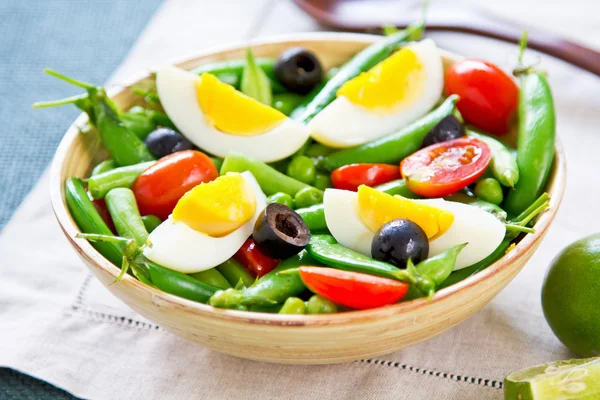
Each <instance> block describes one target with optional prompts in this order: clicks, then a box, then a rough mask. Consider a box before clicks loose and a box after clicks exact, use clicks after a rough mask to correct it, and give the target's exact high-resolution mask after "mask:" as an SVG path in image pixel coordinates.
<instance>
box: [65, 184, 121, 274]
mask: <svg viewBox="0 0 600 400" xmlns="http://www.w3.org/2000/svg"><path fill="white" fill-rule="evenodd" d="M65 199H66V202H67V207H68V208H69V211H70V213H71V217H73V220H75V223H76V224H77V226H78V227H79V229H80V230H81V232H83V233H92V234H100V235H112V232H111V230H110V229H109V227H108V226H107V225H106V223H105V222H104V221H103V220H102V217H101V216H100V214H98V211H97V210H96V207H94V204H93V203H92V201H91V200H90V198H89V197H88V194H87V192H86V191H85V188H84V187H83V183H82V182H81V180H80V179H77V178H68V179H67V181H66V182H65ZM92 246H94V248H95V249H96V250H98V252H99V253H100V254H102V255H103V256H104V257H106V258H107V259H108V260H109V261H110V262H112V263H113V264H115V265H121V261H122V260H123V252H122V251H121V249H120V247H119V246H117V245H115V244H114V243H104V242H98V243H92Z"/></svg>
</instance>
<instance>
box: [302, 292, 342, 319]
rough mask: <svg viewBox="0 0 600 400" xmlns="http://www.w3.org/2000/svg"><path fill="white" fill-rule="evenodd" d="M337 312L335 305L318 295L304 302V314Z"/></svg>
mask: <svg viewBox="0 0 600 400" xmlns="http://www.w3.org/2000/svg"><path fill="white" fill-rule="evenodd" d="M337 311H338V307H337V304H335V303H334V302H333V301H331V300H328V299H326V298H325V297H321V296H319V295H318V294H315V295H313V296H311V298H310V299H308V301H307V302H306V314H333V313H336V312H337Z"/></svg>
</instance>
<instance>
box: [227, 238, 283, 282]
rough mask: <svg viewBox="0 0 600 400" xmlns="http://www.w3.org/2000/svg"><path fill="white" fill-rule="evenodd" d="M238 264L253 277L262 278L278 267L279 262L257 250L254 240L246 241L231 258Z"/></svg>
mask: <svg viewBox="0 0 600 400" xmlns="http://www.w3.org/2000/svg"><path fill="white" fill-rule="evenodd" d="M233 258H235V259H236V261H238V262H239V263H240V264H242V265H243V266H245V267H246V268H248V270H249V271H250V273H251V274H252V275H253V276H255V277H256V276H259V277H260V276H263V275H264V274H266V273H267V272H271V271H272V270H274V269H275V267H277V266H278V265H279V260H276V259H274V258H270V257H267V256H265V255H264V254H263V253H261V252H260V250H258V248H257V247H256V244H255V243H254V239H248V240H246V241H245V242H244V245H243V246H242V247H241V248H240V249H239V250H238V252H237V253H235V255H234V256H233Z"/></svg>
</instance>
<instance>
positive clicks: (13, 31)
mask: <svg viewBox="0 0 600 400" xmlns="http://www.w3.org/2000/svg"><path fill="white" fill-rule="evenodd" d="M160 3H161V0H137V1H133V0H0V21H1V22H0V124H1V125H0V230H1V229H2V228H3V227H4V225H5V224H6V222H7V221H8V219H9V218H10V216H11V215H12V213H13V212H14V210H15V208H16V207H17V206H18V205H19V204H20V203H21V201H22V200H23V198H24V197H25V195H26V194H27V193H28V192H29V190H30V189H31V188H32V186H33V185H34V183H35V182H36V180H37V179H38V178H39V177H40V175H41V174H42V172H43V171H44V168H45V167H46V166H47V165H48V163H49V162H50V160H51V159H52V156H53V154H54V151H55V149H56V146H57V145H58V142H59V141H60V139H61V137H62V135H63V133H64V132H65V131H66V128H67V127H68V126H69V124H70V122H71V121H72V120H73V119H74V118H75V116H77V114H78V111H77V109H75V107H73V106H64V107H61V108H54V109H45V110H33V109H32V108H31V104H32V103H34V102H35V101H42V100H54V99H60V98H62V97H66V96H70V95H74V94H77V93H80V92H81V90H79V89H77V88H76V87H72V86H70V85H69V84H67V83H65V82H62V81H59V80H57V79H55V78H52V77H50V76H48V75H45V74H42V69H43V68H44V67H52V68H54V69H56V70H58V71H59V72H62V73H65V74H67V75H70V76H73V77H75V78H77V79H81V80H86V81H89V82H92V83H98V84H100V83H102V82H104V81H105V80H106V79H107V77H108V76H109V75H110V73H111V72H112V71H113V70H114V69H115V68H116V67H117V66H118V65H119V63H120V61H121V60H122V59H123V58H124V57H125V56H126V54H127V51H128V49H129V48H130V47H131V45H132V44H133V42H134V40H135V38H136V37H137V36H138V35H139V33H140V32H141V30H142V29H143V27H144V26H145V25H146V22H147V21H148V20H149V19H150V17H151V16H152V14H153V13H154V11H155V10H156V9H157V7H158V5H159V4H160ZM43 397H47V398H71V397H70V396H68V395H67V394H66V393H64V392H62V391H59V390H57V389H55V388H53V387H51V386H49V385H47V384H44V383H42V382H39V381H36V380H33V379H31V378H28V377H26V376H23V375H21V374H18V373H17V372H15V371H11V370H7V369H0V399H33V398H36V399H37V398H43Z"/></svg>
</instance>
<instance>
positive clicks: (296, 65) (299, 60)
mask: <svg viewBox="0 0 600 400" xmlns="http://www.w3.org/2000/svg"><path fill="white" fill-rule="evenodd" d="M322 75H323V68H322V67H321V63H320V62H319V59H318V58H317V57H316V56H315V55H314V54H313V53H312V52H310V51H308V50H306V49H304V48H302V47H293V48H291V49H288V50H286V51H284V52H283V53H282V54H281V55H280V56H279V58H278V59H277V62H276V63H275V77H276V78H277V80H278V81H279V82H281V84H282V85H283V86H284V87H285V88H286V89H288V90H289V91H290V92H294V93H299V94H306V93H308V92H310V90H311V89H312V88H314V87H315V86H316V85H317V84H318V83H319V82H321V78H322Z"/></svg>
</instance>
